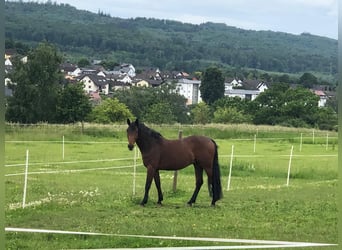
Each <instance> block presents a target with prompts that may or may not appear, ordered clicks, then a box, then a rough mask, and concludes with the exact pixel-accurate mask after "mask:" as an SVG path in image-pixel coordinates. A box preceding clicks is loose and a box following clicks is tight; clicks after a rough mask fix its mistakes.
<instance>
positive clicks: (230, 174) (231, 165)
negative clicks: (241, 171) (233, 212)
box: [227, 145, 234, 191]
mask: <svg viewBox="0 0 342 250" xmlns="http://www.w3.org/2000/svg"><path fill="white" fill-rule="evenodd" d="M233 157H234V145H232V154H231V155H230V167H229V175H228V184H227V191H229V189H230V179H231V177H232V168H233Z"/></svg>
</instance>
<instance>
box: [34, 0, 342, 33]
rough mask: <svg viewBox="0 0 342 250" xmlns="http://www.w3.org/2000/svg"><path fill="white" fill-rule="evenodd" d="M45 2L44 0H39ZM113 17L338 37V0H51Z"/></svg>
mask: <svg viewBox="0 0 342 250" xmlns="http://www.w3.org/2000/svg"><path fill="white" fill-rule="evenodd" d="M40 2H44V1H40ZM52 2H57V3H68V4H70V5H72V6H74V7H76V8H77V9H82V10H89V11H92V12H95V13H97V12H98V11H99V10H101V11H102V12H104V13H107V14H110V15H111V16H112V17H122V18H131V17H133V18H134V17H153V18H157V19H168V20H176V21H181V22H186V23H193V24H200V23H204V22H208V21H210V22H215V23H225V24H227V25H230V26H235V27H238V28H243V29H252V30H272V31H281V32H287V33H292V34H300V33H302V32H308V33H311V34H314V35H319V36H325V37H330V38H334V39H337V37H338V31H337V23H338V10H337V9H338V6H337V5H338V4H337V2H338V0H95V1H94V0H52Z"/></svg>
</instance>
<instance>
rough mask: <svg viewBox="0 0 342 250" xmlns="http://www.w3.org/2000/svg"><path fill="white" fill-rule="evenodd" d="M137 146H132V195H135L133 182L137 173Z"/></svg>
mask: <svg viewBox="0 0 342 250" xmlns="http://www.w3.org/2000/svg"><path fill="white" fill-rule="evenodd" d="M137 151H138V150H137V147H136V146H135V147H134V158H133V196H134V195H135V186H136V184H135V182H136V173H137Z"/></svg>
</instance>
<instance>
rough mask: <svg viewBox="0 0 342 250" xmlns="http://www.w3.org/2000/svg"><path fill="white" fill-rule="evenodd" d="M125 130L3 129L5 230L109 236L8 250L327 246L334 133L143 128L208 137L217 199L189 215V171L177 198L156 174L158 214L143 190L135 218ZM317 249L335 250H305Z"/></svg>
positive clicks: (20, 235)
mask: <svg viewBox="0 0 342 250" xmlns="http://www.w3.org/2000/svg"><path fill="white" fill-rule="evenodd" d="M126 127H127V126H126V125H115V126H114V125H112V126H99V125H97V126H96V125H92V124H84V125H83V126H82V125H80V124H75V125H48V124H39V125H36V126H21V125H17V124H7V125H6V127H5V131H6V133H5V140H6V141H5V153H6V155H5V175H6V176H5V190H6V191H5V192H6V204H5V206H6V207H5V216H6V221H5V225H6V227H8V228H32V229H48V230H62V231H74V232H93V233H103V234H108V235H85V234H80V235H75V234H56V233H53V232H50V233H27V232H6V249H91V248H93V249H99V248H128V247H130V248H138V247H141V248H143V247H170V246H173V247H177V246H178V247H187V246H208V247H209V246H222V245H227V246H229V245H237V244H238V245H239V244H242V243H222V242H209V241H200V240H198V241H196V240H192V241H190V240H185V239H181V238H176V239H168V238H141V237H138V236H140V235H146V236H171V237H210V238H225V239H256V240H274V241H291V242H292V241H295V242H320V243H337V239H338V236H337V235H338V230H337V152H338V149H337V147H338V146H337V133H335V132H327V131H318V130H312V129H294V128H282V127H269V126H252V125H218V124H212V125H205V126H184V125H174V126H169V125H162V126H157V125H151V127H153V128H154V129H156V130H157V131H159V132H161V134H163V135H164V136H165V137H166V138H169V139H171V138H178V133H179V130H181V131H182V136H188V135H191V134H202V135H207V136H210V137H212V138H214V139H215V140H216V142H217V144H218V146H219V162H220V167H221V182H222V187H223V190H224V197H223V199H222V200H220V201H219V202H217V206H216V207H211V206H210V201H211V199H210V198H209V195H208V190H207V186H206V185H203V187H202V189H201V191H200V193H199V196H198V199H197V202H196V204H195V205H194V206H193V207H188V206H187V205H186V202H187V201H188V200H189V198H190V197H191V195H192V192H193V189H194V185H195V177H194V170H193V167H192V166H190V167H188V168H185V169H183V170H181V171H179V173H178V180H177V190H176V191H173V172H167V171H164V172H161V184H162V189H163V192H164V202H163V206H157V205H156V201H157V193H156V189H155V187H154V185H153V186H152V188H151V191H150V199H149V202H148V203H147V205H146V206H145V207H141V206H139V203H140V201H141V199H142V196H143V189H144V183H145V178H146V173H145V168H144V167H143V166H142V162H141V159H140V157H139V155H138V157H137V160H136V168H134V164H135V161H134V153H135V152H134V151H133V152H132V151H129V150H128V149H127V139H126V132H125V130H126ZM63 137H64V148H63V139H62V138H63ZM232 146H234V154H233V160H232V161H231V153H232ZM292 146H293V155H292V159H291V174H290V179H289V185H287V174H288V167H289V161H290V151H291V147H292ZM27 150H28V152H29V161H28V179H27V193H26V201H25V207H23V189H24V172H25V162H26V152H27ZM230 162H232V172H231V180H230V186H229V190H227V187H228V176H229V169H230ZM134 169H135V170H136V171H134ZM134 177H135V178H134ZM205 179H206V176H205ZM128 235H135V236H136V237H130V236H128ZM242 245H243V244H242ZM320 248H322V249H323V248H324V249H337V247H336V246H330V247H312V249H320ZM284 249H285V248H284ZM286 249H292V248H289V247H286ZM293 249H300V248H293ZM303 249H304V247H303ZM305 249H308V248H305ZM309 249H311V248H309Z"/></svg>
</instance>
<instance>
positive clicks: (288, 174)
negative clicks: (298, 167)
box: [286, 145, 293, 186]
mask: <svg viewBox="0 0 342 250" xmlns="http://www.w3.org/2000/svg"><path fill="white" fill-rule="evenodd" d="M292 155H293V145H292V147H291V153H290V160H289V167H288V170H287V182H286V186H289V183H290V172H291V162H292Z"/></svg>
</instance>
